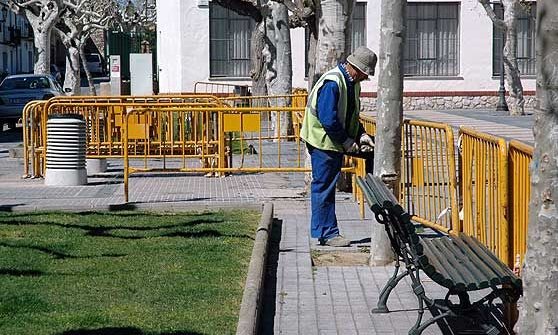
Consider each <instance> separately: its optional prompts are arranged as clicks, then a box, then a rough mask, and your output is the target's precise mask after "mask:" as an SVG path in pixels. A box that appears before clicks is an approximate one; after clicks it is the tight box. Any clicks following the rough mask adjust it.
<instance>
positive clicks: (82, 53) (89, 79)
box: [79, 42, 97, 96]
mask: <svg viewBox="0 0 558 335" xmlns="http://www.w3.org/2000/svg"><path fill="white" fill-rule="evenodd" d="M84 47H85V42H83V43H80V44H79V55H80V57H81V62H82V64H83V70H84V71H85V76H86V77H87V84H88V85H89V90H90V92H91V95H94V96H95V95H97V89H96V88H95V84H94V83H93V78H92V77H91V72H90V71H89V69H88V68H87V61H86V59H85V50H84Z"/></svg>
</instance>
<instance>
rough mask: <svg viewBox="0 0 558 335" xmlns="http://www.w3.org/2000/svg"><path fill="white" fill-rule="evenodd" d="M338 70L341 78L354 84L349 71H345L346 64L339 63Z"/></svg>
mask: <svg viewBox="0 0 558 335" xmlns="http://www.w3.org/2000/svg"><path fill="white" fill-rule="evenodd" d="M339 69H340V70H341V73H343V76H345V80H347V81H348V82H350V83H351V84H354V83H355V80H354V78H353V77H351V75H350V74H349V71H348V70H347V63H339Z"/></svg>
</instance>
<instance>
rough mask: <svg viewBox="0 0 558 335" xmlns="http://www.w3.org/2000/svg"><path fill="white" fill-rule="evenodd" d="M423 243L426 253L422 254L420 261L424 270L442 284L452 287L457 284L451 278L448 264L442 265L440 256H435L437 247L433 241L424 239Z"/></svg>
mask: <svg viewBox="0 0 558 335" xmlns="http://www.w3.org/2000/svg"><path fill="white" fill-rule="evenodd" d="M422 245H423V246H424V254H423V255H421V256H420V258H419V262H420V263H421V267H422V269H423V271H424V272H425V273H426V275H427V276H429V277H430V278H432V280H434V281H436V282H437V283H439V284H440V285H442V286H444V287H447V288H452V287H453V286H454V285H455V284H454V282H453V281H452V279H451V278H452V274H451V273H450V272H449V271H448V270H447V267H446V266H444V265H442V263H441V259H440V258H439V257H437V256H436V257H434V256H433V255H434V254H435V253H436V252H435V249H436V248H435V247H434V246H433V245H432V243H431V241H427V240H423V241H422ZM442 259H443V258H442Z"/></svg>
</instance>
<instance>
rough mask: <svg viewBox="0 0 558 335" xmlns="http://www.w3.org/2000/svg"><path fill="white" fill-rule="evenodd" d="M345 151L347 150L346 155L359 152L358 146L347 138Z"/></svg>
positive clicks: (344, 146) (344, 144)
mask: <svg viewBox="0 0 558 335" xmlns="http://www.w3.org/2000/svg"><path fill="white" fill-rule="evenodd" d="M343 149H345V152H346V153H349V154H353V153H356V152H358V149H359V148H358V144H356V142H355V141H354V140H353V139H352V138H347V139H346V140H345V142H343Z"/></svg>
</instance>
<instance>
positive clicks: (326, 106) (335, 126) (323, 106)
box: [317, 80, 348, 144]
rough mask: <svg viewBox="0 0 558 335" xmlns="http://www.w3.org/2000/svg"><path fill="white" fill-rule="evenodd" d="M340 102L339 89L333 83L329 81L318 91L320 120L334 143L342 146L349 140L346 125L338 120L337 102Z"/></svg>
mask: <svg viewBox="0 0 558 335" xmlns="http://www.w3.org/2000/svg"><path fill="white" fill-rule="evenodd" d="M338 101H339V87H337V84H336V83H335V82H333V81H329V80H327V81H326V82H325V83H324V85H323V86H322V87H320V89H319V90H318V106H317V107H318V108H317V109H318V110H317V114H318V120H319V121H320V123H321V124H322V127H324V130H325V132H326V134H327V136H329V137H330V138H331V139H332V140H333V141H334V142H336V143H339V144H342V143H343V142H345V140H346V139H347V137H348V136H347V132H346V131H345V128H344V125H342V124H341V122H340V121H339V119H337V102H338Z"/></svg>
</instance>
